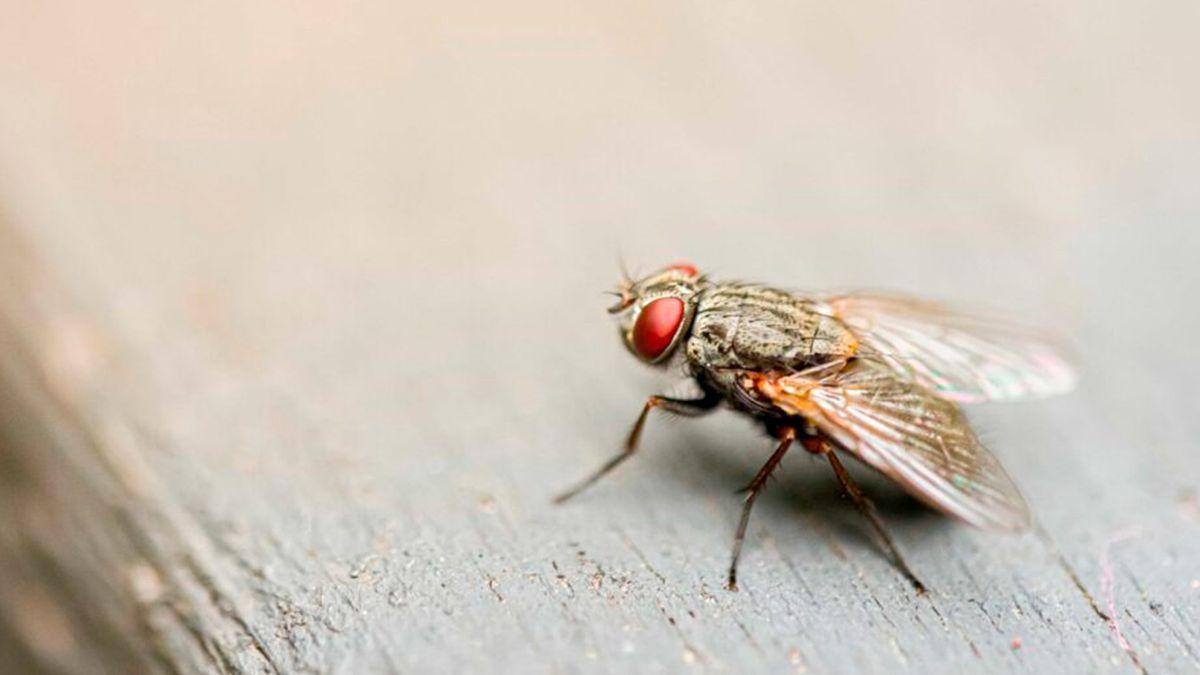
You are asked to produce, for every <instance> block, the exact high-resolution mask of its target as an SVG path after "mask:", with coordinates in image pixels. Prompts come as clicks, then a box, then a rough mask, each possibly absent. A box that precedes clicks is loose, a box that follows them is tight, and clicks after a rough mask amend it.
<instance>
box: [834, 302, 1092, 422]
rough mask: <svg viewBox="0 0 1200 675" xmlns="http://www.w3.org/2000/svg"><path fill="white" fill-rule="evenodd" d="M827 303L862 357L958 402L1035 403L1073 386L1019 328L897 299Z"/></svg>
mask: <svg viewBox="0 0 1200 675" xmlns="http://www.w3.org/2000/svg"><path fill="white" fill-rule="evenodd" d="M826 305H827V306H828V311H829V312H830V313H831V314H832V315H834V316H836V317H838V318H839V319H841V320H842V321H843V322H844V323H845V324H846V325H847V326H848V327H849V328H850V330H851V331H853V332H854V333H855V335H857V336H858V338H859V340H860V342H861V344H862V346H863V347H864V353H865V354H867V355H871V356H876V357H878V358H880V359H882V360H883V361H884V362H886V363H887V364H888V365H889V366H891V367H892V368H894V369H896V370H897V371H899V372H902V373H907V374H908V375H909V376H911V377H913V378H915V379H916V380H917V381H919V382H921V383H923V384H925V385H926V386H928V387H929V388H931V389H933V390H934V391H935V392H937V393H938V394H939V395H941V396H943V397H945V398H949V399H951V400H954V401H958V402H960V403H980V402H983V401H1012V400H1017V399H1023V398H1039V397H1043V396H1050V395H1053V394H1060V393H1063V392H1065V391H1068V390H1070V389H1071V388H1072V387H1073V386H1074V385H1075V371H1074V369H1073V368H1072V367H1071V366H1070V364H1069V363H1068V362H1067V360H1066V359H1065V358H1063V356H1062V355H1061V354H1060V352H1059V350H1058V349H1056V348H1055V347H1053V346H1052V345H1051V344H1049V343H1048V342H1047V341H1046V340H1044V339H1042V338H1040V337H1038V336H1037V335H1034V334H1032V333H1029V332H1026V331H1022V330H1021V329H1019V328H1014V327H1012V326H1006V325H1004V324H1002V323H998V322H995V321H988V320H986V319H981V318H977V317H971V316H967V315H963V314H957V313H955V312H953V311H950V310H948V309H946V308H944V307H942V306H940V305H937V304H934V303H928V302H922V301H920V300H913V299H909V298H901V297H889V296H882V295H847V296H841V297H835V298H831V299H829V300H827V301H826Z"/></svg>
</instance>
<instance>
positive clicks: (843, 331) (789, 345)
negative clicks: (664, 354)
mask: <svg viewBox="0 0 1200 675" xmlns="http://www.w3.org/2000/svg"><path fill="white" fill-rule="evenodd" d="M822 310H823V305H822V304H821V303H819V302H817V301H814V300H811V299H807V298H803V297H800V296H797V295H795V294H792V293H789V292H787V291H783V290H779V289H774V288H768V287H764V286H757V285H751V284H742V283H724V284H714V285H712V286H710V287H708V288H706V289H705V290H704V291H703V292H702V293H701V294H700V297H699V300H698V302H697V303H696V310H695V318H694V319H693V321H692V329H691V334H690V335H689V337H688V339H687V347H686V354H687V359H688V365H689V367H690V368H692V369H693V370H698V369H703V370H708V371H714V372H713V373H712V379H714V380H717V381H719V380H720V379H721V377H720V374H719V371H721V370H722V369H730V370H736V369H747V370H761V371H766V370H802V369H804V368H807V367H811V366H813V365H817V364H820V363H825V362H827V361H830V360H834V359H841V358H846V357H848V356H852V355H854V354H855V352H856V351H857V349H858V340H857V339H856V338H855V337H854V335H853V334H852V333H851V332H850V330H849V329H847V328H846V326H845V325H844V324H843V323H842V322H841V321H839V320H838V319H837V318H835V317H833V316H829V315H828V314H827V313H825V312H823V311H822Z"/></svg>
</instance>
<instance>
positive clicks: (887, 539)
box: [803, 437, 926, 595]
mask: <svg viewBox="0 0 1200 675" xmlns="http://www.w3.org/2000/svg"><path fill="white" fill-rule="evenodd" d="M803 443H804V447H805V448H806V449H807V450H808V451H809V452H811V453H813V454H814V455H825V457H827V458H828V459H829V465H830V466H831V467H833V473H834V474H836V475H837V478H838V482H840V483H841V484H842V489H844V490H845V491H846V494H847V495H849V496H850V499H851V501H853V502H854V505H855V506H856V507H858V510H859V512H860V513H862V514H863V516H865V517H866V519H867V520H868V521H870V523H871V526H872V527H874V528H875V533H876V534H878V535H879V539H880V541H882V542H883V547H884V548H885V549H887V552H888V554H890V555H891V558H892V562H893V564H895V565H896V568H897V569H899V570H900V573H901V574H903V575H904V576H905V578H907V579H908V580H909V582H910V583H912V585H913V588H915V589H916V590H917V593H918V594H920V595H924V594H925V593H926V589H925V584H923V583H921V580H920V579H918V578H917V575H915V574H913V571H912V570H911V569H909V567H908V563H907V562H905V561H904V556H902V555H900V550H899V549H898V548H896V544H895V543H894V542H893V541H892V536H891V535H890V534H888V531H887V528H886V527H884V524H883V519H882V518H880V517H879V512H878V511H877V510H876V509H875V503H874V502H872V501H871V500H870V499H869V498H868V497H867V495H865V494H864V493H863V491H862V489H860V488H859V487H858V483H855V482H854V479H853V478H851V477H850V472H849V471H846V467H845V466H843V465H842V460H840V459H838V456H837V454H835V453H834V450H833V446H832V445H831V444H830V443H829V441H827V440H825V439H824V438H821V437H811V438H806V439H804V441H803Z"/></svg>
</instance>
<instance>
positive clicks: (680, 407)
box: [554, 390, 721, 504]
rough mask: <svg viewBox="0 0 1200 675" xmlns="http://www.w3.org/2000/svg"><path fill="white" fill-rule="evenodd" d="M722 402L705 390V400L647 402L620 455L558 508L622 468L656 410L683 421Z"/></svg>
mask: <svg viewBox="0 0 1200 675" xmlns="http://www.w3.org/2000/svg"><path fill="white" fill-rule="evenodd" d="M720 402H721V396H720V395H719V394H715V393H713V392H710V391H708V390H705V392H704V396H702V397H701V398H698V399H681V398H670V397H668V396H651V397H650V398H648V399H646V405H645V406H643V407H642V413H641V414H640V415H638V418H637V421H636V422H634V423H633V428H632V429H630V430H629V436H628V438H626V439H625V445H624V447H623V448H622V449H621V452H619V453H617V454H616V455H614V456H613V457H612V459H609V460H608V461H607V462H605V463H604V465H603V466H601V467H600V468H599V469H597V470H596V471H595V472H594V473H592V474H591V475H590V476H588V477H587V478H585V479H583V480H582V481H580V482H579V483H578V484H577V485H575V487H572V488H571V489H569V490H567V491H566V492H563V493H562V494H560V495H558V496H557V497H555V498H554V503H555V504H561V503H563V502H565V501H567V500H568V499H570V498H571V497H574V496H575V495H577V494H579V493H580V492H583V491H584V490H586V489H587V488H589V487H591V486H592V484H593V483H595V482H596V481H598V480H600V479H601V478H603V477H604V476H606V475H608V473H609V472H610V471H612V470H613V469H615V468H617V467H618V466H620V465H621V463H622V462H624V461H625V460H627V459H629V458H630V457H631V456H632V455H633V453H635V452H637V449H638V442H639V441H640V440H641V438H642V428H643V427H644V426H646V418H647V417H649V416H650V411H651V410H654V409H655V408H661V409H663V410H665V411H667V412H669V413H673V414H676V415H682V416H684V417H697V416H699V415H703V414H704V413H706V412H710V411H711V410H712V409H714V408H716V407H717V405H718V404H720Z"/></svg>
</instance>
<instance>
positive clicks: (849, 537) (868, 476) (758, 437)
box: [646, 425, 953, 549]
mask: <svg viewBox="0 0 1200 675" xmlns="http://www.w3.org/2000/svg"><path fill="white" fill-rule="evenodd" d="M697 426H701V425H696V426H691V425H689V427H688V428H684V429H675V430H674V433H673V434H672V435H675V434H678V436H676V437H675V439H674V440H673V441H666V442H665V443H663V445H664V446H665V447H661V448H659V450H660V453H656V454H661V455H662V457H661V460H660V461H656V462H654V464H655V466H653V467H646V469H647V470H653V471H659V470H662V468H663V465H665V464H672V465H673V464H675V463H676V462H688V463H689V464H691V465H692V467H693V468H692V469H691V470H688V471H672V470H670V469H669V468H668V469H667V470H666V471H665V472H664V473H665V474H666V475H664V479H668V477H669V479H673V480H677V481H680V482H682V483H686V484H687V487H688V490H689V491H693V490H694V491H696V492H697V498H703V497H704V495H703V494H701V491H703V490H712V489H714V485H715V486H716V489H721V490H728V493H727V494H732V493H734V492H735V491H736V490H737V488H740V487H741V486H743V485H745V484H746V481H747V480H748V479H749V478H750V477H751V476H753V475H754V470H755V468H756V467H758V466H759V465H760V464H762V462H763V461H764V460H765V459H766V457H767V456H768V455H769V454H770V452H771V445H772V444H771V441H770V439H768V438H765V437H764V436H763V435H762V434H761V433H737V434H717V435H715V436H714V435H713V434H706V433H704V431H703V430H701V429H698V428H697ZM663 440H664V441H665V440H666V439H663ZM842 456H843V457H848V456H850V455H849V454H848V453H843V454H842ZM847 468H848V469H849V471H850V472H851V473H852V474H853V476H854V478H855V479H856V481H857V482H858V483H859V485H861V486H862V488H863V491H864V492H866V493H867V495H868V496H869V497H870V498H871V500H872V501H873V502H874V503H875V505H876V506H877V507H878V510H879V513H880V515H882V517H883V518H884V520H886V521H887V524H888V526H889V527H891V528H892V529H893V530H895V531H896V532H897V533H898V534H900V535H901V537H902V539H903V540H906V541H908V542H910V543H916V542H915V540H918V539H925V538H928V537H929V536H930V535H932V534H935V533H936V532H937V531H938V530H940V529H941V528H943V527H951V526H953V523H952V521H951V519H949V518H947V517H945V516H944V515H942V514H940V513H938V512H936V511H934V510H933V509H931V508H929V507H928V506H926V505H925V504H923V503H922V502H921V501H920V500H918V499H916V498H914V497H912V496H911V495H909V494H908V493H907V492H905V491H904V490H903V489H901V488H900V487H899V486H897V485H896V484H894V483H892V482H891V481H889V480H887V479H886V478H884V477H883V476H880V475H879V474H878V473H876V472H875V471H872V470H871V469H869V468H867V467H865V466H863V465H862V464H860V463H859V462H853V463H850V464H848V466H847ZM735 504H736V500H733V499H731V500H729V506H730V509H731V510H730V519H731V521H732V518H733V517H734V516H735V514H736V506H735ZM759 506H760V508H761V509H762V520H760V521H759V525H760V526H761V525H762V524H763V523H764V522H765V521H767V520H768V519H769V520H770V527H771V529H772V530H775V531H778V530H779V529H780V528H786V527H795V528H798V529H802V528H804V527H805V523H806V522H812V521H816V522H819V523H821V524H823V525H826V526H828V527H829V529H830V531H831V532H832V533H833V534H834V535H835V536H837V537H838V539H839V540H841V541H844V542H856V544H858V545H861V546H863V547H865V548H867V549H877V545H876V543H875V541H874V540H873V539H872V537H871V532H870V529H869V528H867V527H864V526H863V521H862V518H861V516H860V515H859V514H858V513H857V511H856V508H855V505H854V503H853V502H852V501H851V499H850V498H849V497H848V495H847V494H846V493H845V491H843V489H842V487H841V485H840V484H839V482H838V480H837V478H836V477H835V475H834V473H833V472H832V471H830V468H829V465H828V464H827V462H826V461H825V460H823V459H822V458H820V457H816V456H813V455H812V454H810V453H808V452H804V451H803V450H799V449H798V450H797V451H794V452H792V453H791V454H790V455H789V456H788V457H786V458H785V459H784V461H783V463H782V465H781V466H780V470H778V471H776V472H775V473H774V474H773V475H772V477H771V481H770V483H769V485H768V487H767V489H766V490H765V491H764V493H763V495H762V497H761V499H760V500H759ZM780 516H783V517H782V518H781V517H780ZM789 523H790V524H789Z"/></svg>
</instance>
